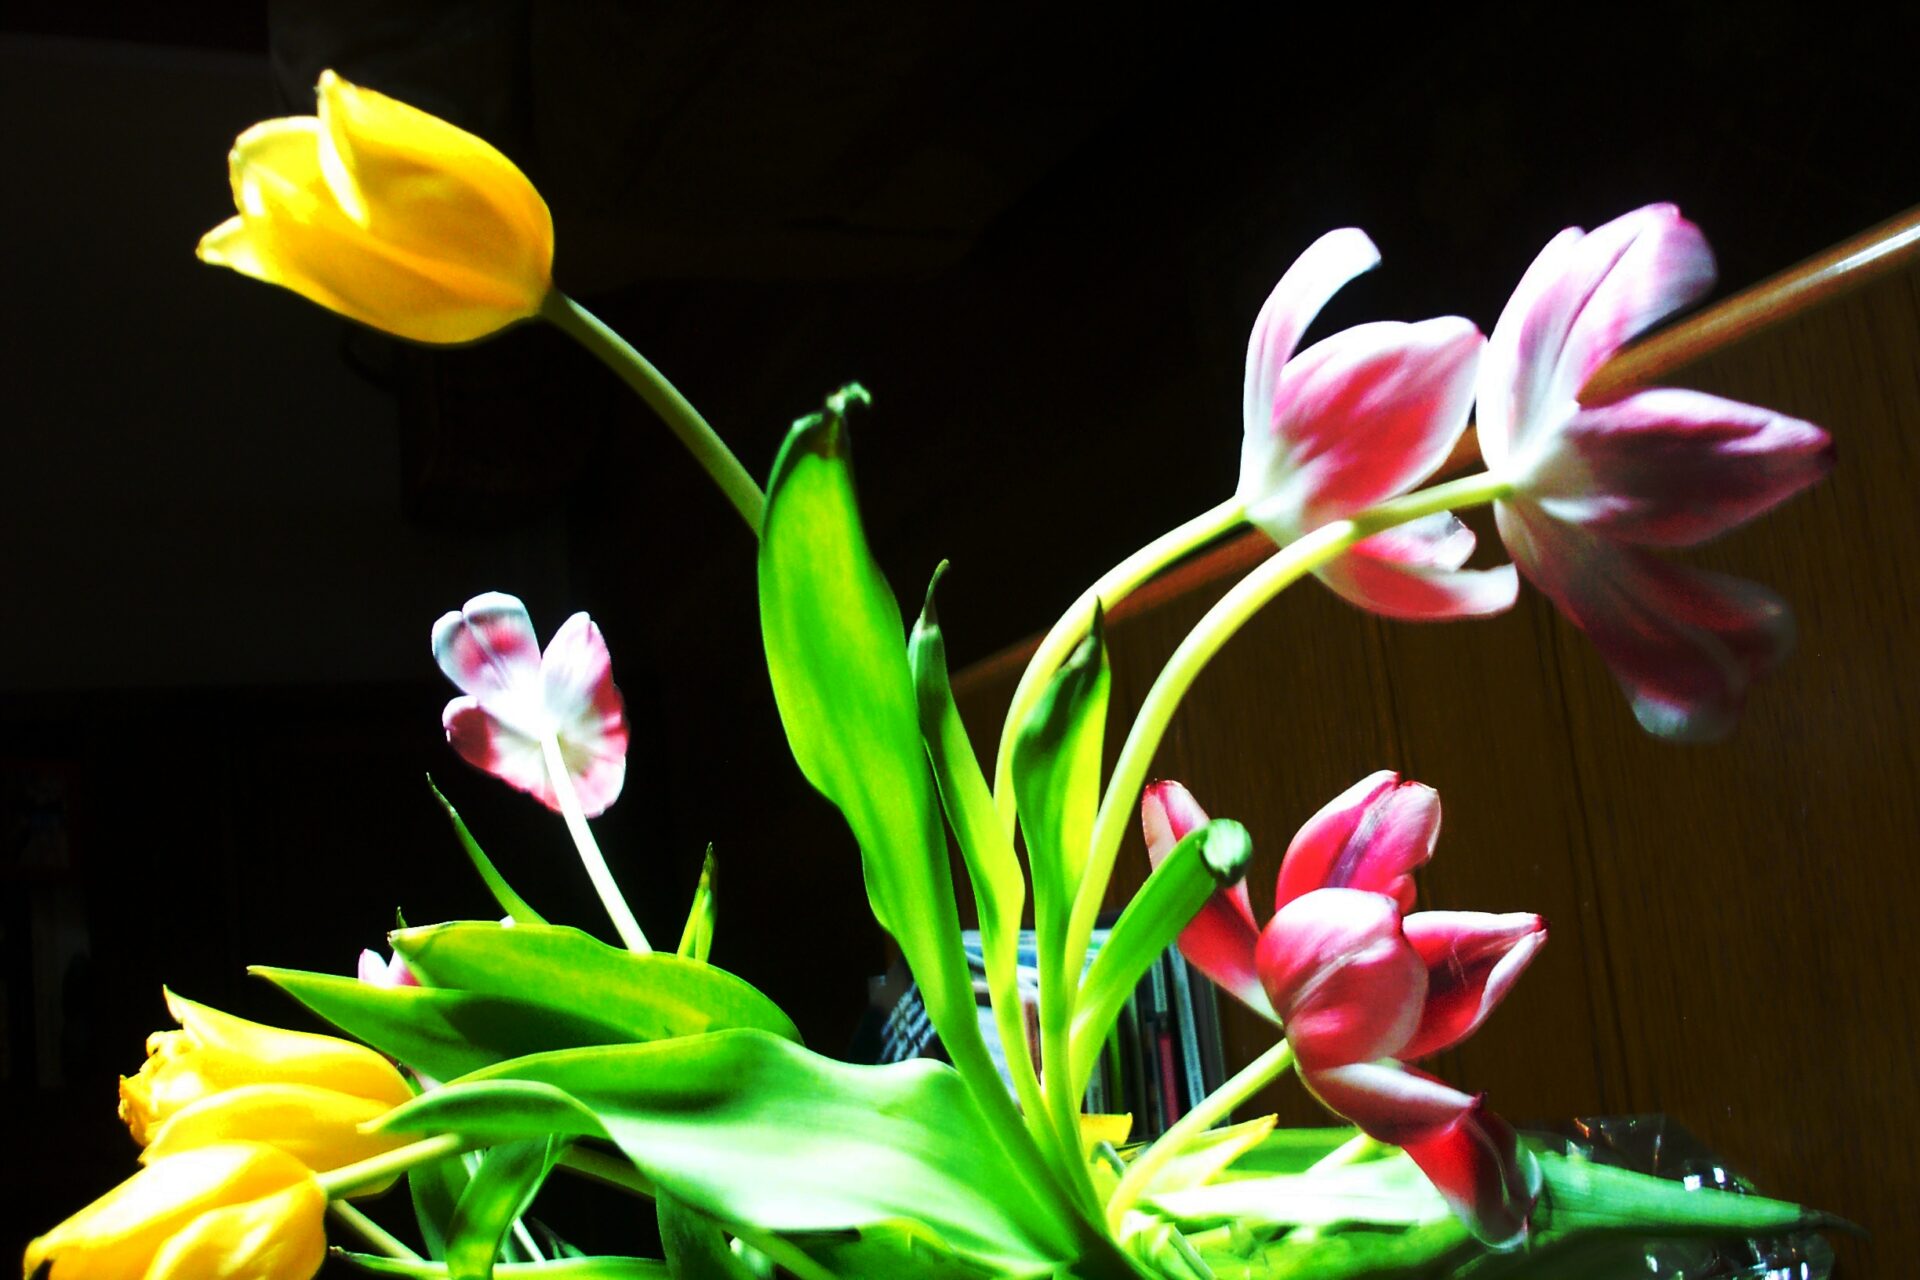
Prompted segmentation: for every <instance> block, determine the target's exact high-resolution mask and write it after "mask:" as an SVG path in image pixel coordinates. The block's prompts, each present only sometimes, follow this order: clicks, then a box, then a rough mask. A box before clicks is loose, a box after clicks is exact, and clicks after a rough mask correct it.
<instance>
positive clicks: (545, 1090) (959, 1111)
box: [386, 1031, 1128, 1275]
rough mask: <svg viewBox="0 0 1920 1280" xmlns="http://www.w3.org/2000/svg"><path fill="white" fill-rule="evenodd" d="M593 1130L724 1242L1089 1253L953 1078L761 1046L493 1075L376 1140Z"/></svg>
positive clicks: (429, 1097) (650, 1047) (413, 1111)
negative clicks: (925, 1242) (735, 1237)
mask: <svg viewBox="0 0 1920 1280" xmlns="http://www.w3.org/2000/svg"><path fill="white" fill-rule="evenodd" d="M503 1083H511V1084H513V1085H515V1086H516V1088H514V1089H502V1088H501V1087H500V1086H501V1085H502V1084H503ZM589 1112H590V1113H591V1116H592V1117H597V1120H595V1121H594V1123H596V1124H597V1126H598V1129H599V1134H598V1135H596V1136H605V1137H607V1138H609V1139H611V1140H612V1141H613V1142H614V1143H615V1144H616V1145H618V1146H619V1147H620V1149H621V1150H622V1151H623V1152H624V1153H625V1154H626V1156H627V1157H628V1158H629V1159H630V1160H631V1161H632V1162H633V1164H634V1166H635V1167H636V1168H637V1169H638V1170H639V1171H640V1173H641V1174H642V1175H644V1176H645V1177H646V1178H647V1179H648V1180H649V1181H650V1182H652V1183H653V1184H654V1185H655V1186H657V1187H659V1188H660V1189H662V1190H663V1191H666V1192H667V1193H668V1194H670V1195H672V1196H674V1197H675V1198H676V1199H679V1200H681V1201H684V1202H685V1203H686V1204H687V1205H688V1206H689V1207H690V1208H692V1209H694V1210H695V1211H697V1212H699V1213H702V1214H705V1215H707V1216H708V1217H711V1218H714V1219H716V1220H717V1221H719V1222H721V1223H722V1224H727V1223H750V1224H753V1225H754V1226H756V1227H759V1228H761V1229H763V1230H771V1231H777V1232H782V1233H785V1232H792V1231H832V1230H844V1229H860V1228H863V1227H870V1226H873V1225H875V1224H879V1223H886V1222H897V1221H903V1220H909V1221H917V1222H919V1223H921V1224H922V1225H923V1226H924V1228H925V1229H926V1231H927V1232H928V1234H929V1235H930V1236H932V1237H933V1238H936V1239H938V1240H939V1241H940V1242H941V1243H942V1244H943V1245H945V1246H946V1247H948V1248H949V1249H951V1250H955V1251H958V1252H960V1253H963V1254H966V1255H971V1256H973V1257H976V1258H979V1259H982V1260H984V1261H986V1262H987V1263H989V1264H991V1265H993V1266H996V1267H1004V1268H1007V1269H1010V1270H1014V1271H1016V1272H1018V1271H1021V1270H1031V1269H1035V1268H1039V1267H1042V1266H1043V1265H1044V1264H1048V1263H1057V1262H1064V1261H1067V1260H1069V1259H1072V1258H1073V1257H1074V1256H1075V1255H1076V1253H1081V1252H1083V1251H1090V1250H1088V1246H1089V1244H1090V1243H1091V1242H1090V1241H1089V1240H1088V1239H1087V1237H1086V1233H1085V1232H1084V1231H1083V1230H1082V1228H1081V1227H1080V1225H1079V1224H1078V1222H1077V1220H1076V1219H1074V1218H1073V1217H1072V1215H1071V1214H1070V1212H1069V1211H1068V1210H1067V1209H1066V1207H1065V1206H1064V1205H1063V1204H1062V1203H1060V1202H1059V1201H1058V1200H1057V1199H1051V1198H1046V1197H1037V1196H1035V1195H1033V1194H1032V1193H1031V1191H1030V1190H1029V1189H1028V1187H1027V1184H1026V1180H1025V1178H1023V1177H1022V1175H1021V1173H1020V1171H1018V1170H1016V1169H1015V1168H1013V1167H1012V1165H1011V1163H1010V1162H1009V1161H1008V1159H1007V1157H1006V1156H1005V1155H1004V1154H1003V1153H1002V1152H1001V1150H1000V1147H999V1145H998V1144H997V1143H996V1142H995V1141H994V1140H993V1135H992V1133H991V1131H990V1130H988V1128H987V1127H986V1125H985V1123H984V1121H983V1120H982V1118H981V1115H980V1112H979V1110H978V1108H977V1106H976V1105H975V1103H974V1101H973V1099H972V1097H971V1095H970V1094H969V1093H968V1091H967V1089H966V1086H965V1084H964V1083H963V1082H962V1081H961V1080H960V1078H959V1077H958V1076H957V1075H956V1074H955V1073H954V1072H953V1071H952V1070H951V1069H950V1068H948V1067H946V1066H943V1065H941V1064H938V1063H933V1062H927V1061H915V1062H907V1063H899V1064H896V1065H893V1066H886V1067H859V1066H850V1065H847V1064H845V1063H839V1062H834V1061H831V1060H829V1059H826V1058H822V1057H820V1056H818V1055H816V1054H813V1053H810V1052H808V1051H807V1050H805V1049H802V1048H800V1047H799V1046H797V1045H794V1044H792V1043H791V1042H789V1041H785V1040H782V1039H779V1038H778V1037H775V1036H771V1035H768V1034H766V1033H765V1032H760V1031H722V1032H717V1033H715V1034H712V1035H707V1036H693V1037H685V1038H681V1039H676V1040H661V1041H655V1042H653V1043H651V1044H639V1045H621V1046H608V1047H604V1048H594V1049H583V1050H576V1051H571V1052H561V1053H549V1054H541V1055H538V1056H536V1057H530V1058H523V1059H520V1060H518V1061H515V1062H506V1063H501V1064H499V1065H498V1066H495V1067H492V1068H489V1069H487V1070H485V1071H482V1072H479V1073H477V1074H476V1075H475V1077H473V1078H472V1079H471V1080H468V1081H463V1082H458V1083H455V1084H451V1085H447V1086H444V1087H442V1088H440V1089H435V1090H432V1091H430V1092H428V1093H425V1094H422V1095H421V1096H419V1097H418V1098H415V1099H414V1100H413V1101H412V1102H410V1103H407V1104H405V1105H404V1106H402V1107H400V1108H398V1109H397V1110H396V1111H394V1112H393V1113H391V1115H390V1116H389V1117H388V1120H387V1123H386V1127H388V1128H390V1129H395V1130H402V1131H428V1132H437V1131H442V1130H448V1129H452V1130H457V1131H459V1132H461V1133H464V1134H466V1135H468V1136H469V1137H471V1138H474V1139H476V1140H480V1141H512V1140H515V1139H518V1138H522V1137H525V1136H527V1134H528V1133H529V1132H552V1133H577V1134H585V1133H590V1132H592V1130H590V1129H588V1128H587V1123H588V1120H589V1117H588V1115H587V1113H589ZM1093 1261H1095V1262H1099V1261H1100V1259H1099V1258H1098V1257H1096V1258H1094V1259H1093ZM1087 1274H1089V1275H1091V1274H1095V1272H1094V1271H1088V1272H1087ZM1099 1274H1121V1275H1124V1274H1128V1273H1127V1272H1126V1271H1124V1270H1122V1271H1117V1272H1112V1271H1110V1272H1100V1273H1099Z"/></svg>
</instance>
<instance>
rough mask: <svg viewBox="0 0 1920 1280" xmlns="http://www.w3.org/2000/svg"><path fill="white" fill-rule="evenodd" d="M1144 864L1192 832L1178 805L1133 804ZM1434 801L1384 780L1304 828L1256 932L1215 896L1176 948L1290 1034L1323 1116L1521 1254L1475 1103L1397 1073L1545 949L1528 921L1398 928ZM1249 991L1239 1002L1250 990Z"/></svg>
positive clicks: (1168, 796)
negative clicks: (1138, 812)
mask: <svg viewBox="0 0 1920 1280" xmlns="http://www.w3.org/2000/svg"><path fill="white" fill-rule="evenodd" d="M1143 811H1144V822H1145V826H1146V832H1147V848H1148V853H1149V855H1150V856H1152V857H1153V858H1154V859H1155V860H1156V861H1157V860H1158V859H1160V858H1162V857H1164V856H1166V853H1167V852H1168V850H1170V849H1171V848H1172V847H1173V845H1174V843H1175V842H1177V841H1178V840H1179V838H1180V837H1181V836H1182V835H1184V834H1186V832H1187V831H1190V830H1192V829H1193V828H1194V827H1195V826H1198V825H1199V824H1200V823H1202V822H1205V821H1206V814H1205V813H1204V812H1202V810H1201V809H1200V807H1199V805H1197V804H1195V803H1194V801H1193V797H1192V796H1190V795H1189V794H1187V792H1186V789H1185V788H1183V787H1181V786H1180V785H1179V784H1178V783H1174V782H1160V783H1156V784H1154V785H1153V786H1152V787H1151V788H1149V789H1148V791H1147V795H1146V799H1145V801H1144V804H1143ZM1439 830H1440V798H1439V796H1438V795H1437V794H1436V793H1435V792H1434V790H1433V789H1432V788H1431V787H1426V786H1422V785H1421V784H1419V783H1417V782H1402V781H1400V779H1399V777H1398V776H1397V775H1395V774H1392V773H1387V772H1381V773H1376V774H1374V775H1372V776H1371V777H1368V778H1365V779H1363V780H1362V781H1361V782H1359V783H1358V784H1356V785H1355V786H1353V787H1351V788H1349V789H1348V790H1347V791H1346V792H1344V793H1343V794H1341V795H1340V796H1338V797H1337V798H1335V799H1334V800H1333V801H1332V802H1331V803H1329V804H1328V805H1327V806H1326V807H1325V808H1323V809H1321V810H1320V812H1319V813H1317V814H1315V815H1314V816H1313V818H1311V819H1310V820H1309V821H1308V822H1307V824H1306V825H1305V826H1304V827H1302V828H1301V829H1300V833H1299V834H1298V835H1297V836H1295V837H1294V840H1293V844H1292V845H1291V846H1290V847H1289V848H1288V850H1287V855H1286V858H1285V859H1284V860H1283V862H1282V863H1281V867H1280V877H1279V883H1278V886H1277V892H1276V895H1275V897H1276V901H1275V910H1274V915H1273V918H1272V919H1271V920H1269V921H1268V922H1267V926H1266V928H1265V929H1264V930H1260V931H1259V932H1258V933H1257V934H1256V933H1255V930H1254V923H1253V913H1252V910H1251V907H1250V906H1249V905H1248V902H1247V899H1246V896H1245V890H1244V888H1241V889H1240V890H1239V896H1238V897H1237V898H1236V897H1235V896H1233V894H1232V893H1230V892H1222V893H1220V894H1216V895H1215V896H1214V898H1213V900H1212V902H1210V903H1209V904H1208V906H1207V907H1206V908H1204V909H1203V910H1202V912H1201V913H1200V914H1199V915H1198V916H1196V917H1195V918H1194V921H1193V923H1192V924H1190V925H1189V926H1188V927H1187V929H1186V931H1185V932H1183V933H1182V934H1181V937H1180V949H1181V951H1182V953H1183V954H1185V955H1186V957H1187V958H1188V960H1189V961H1191V962H1192V963H1193V964H1194V965H1195V966H1196V967H1197V968H1199V969H1200V970H1201V971H1202V972H1203V973H1206V974H1207V975H1208V976H1209V977H1211V978H1213V979H1214V981H1215V982H1218V983H1220V985H1222V986H1223V987H1225V988H1226V989H1227V990H1228V991H1230V992H1231V993H1233V994H1234V995H1236V996H1239V997H1240V998H1241V999H1243V1000H1245V1001H1246V1002H1247V1003H1248V1004H1249V1005H1250V1006H1252V1007H1253V1009H1254V1010H1255V1011H1256V1012H1258V1013H1260V1014H1262V1015H1264V1016H1266V1017H1269V1018H1273V1019H1275V1020H1276V1021H1278V1022H1279V1023H1280V1024H1281V1025H1282V1026H1283V1027H1284V1028H1285V1030H1286V1036H1287V1040H1288V1042H1289V1043H1290V1044H1291V1045H1292V1047H1293V1051H1294V1055H1295V1059H1296V1061H1297V1062H1298V1064H1299V1070H1300V1077H1301V1079H1302V1080H1303V1081H1305V1083H1306V1085H1307V1087H1308V1088H1309V1089H1311V1090H1312V1091H1313V1092H1314V1094H1315V1095H1316V1096H1317V1097H1319V1099H1320V1100H1321V1101H1322V1102H1324V1103H1326V1105H1327V1106H1328V1107H1330V1108H1332V1109H1333V1110H1334V1111H1337V1112H1339V1113H1340V1114H1341V1115H1343V1116H1345V1117H1346V1118H1347V1119H1349V1120H1351V1121H1352V1122H1353V1123H1355V1124H1357V1125H1359V1126H1360V1128H1361V1129H1362V1130H1364V1131H1365V1132H1366V1133H1368V1134H1369V1135H1371V1136H1372V1137H1374V1138H1377V1139H1379V1140H1380V1141H1382V1142H1390V1143H1393V1144H1395V1145H1397V1146H1400V1147H1402V1148H1404V1149H1405V1150H1406V1152H1407V1154H1408V1155H1409V1156H1410V1157H1411V1158H1412V1159H1413V1160H1414V1162H1415V1163H1416V1164H1418V1165H1419V1166H1420V1168H1421V1169H1422V1170H1423V1171H1424V1172H1425V1173H1426V1175H1427V1177H1428V1178H1429V1179H1431V1180H1432V1182H1433V1184H1434V1185H1435V1186H1436V1187H1437V1188H1438V1189H1439V1190H1440V1193H1441V1194H1442V1195H1443V1196H1445V1197H1446V1199H1447V1201H1448V1203H1449V1204H1451V1205H1452V1206H1453V1207H1454V1209H1455V1211H1456V1212H1457V1213H1459V1215H1460V1217H1461V1218H1462V1220H1464V1221H1465V1222H1466V1223H1467V1225H1468V1226H1469V1227H1470V1228H1471V1229H1472V1230H1473V1231H1474V1233H1475V1234H1476V1235H1477V1236H1479V1237H1480V1239H1482V1240H1484V1241H1486V1242H1487V1243H1489V1244H1493V1245H1496V1246H1507V1245H1512V1244H1517V1243H1519V1242H1520V1241H1521V1240H1522V1239H1524V1238H1525V1235H1526V1230H1527V1220H1528V1216H1529V1215H1530V1214H1531V1212H1532V1209H1533V1203H1534V1200H1535V1198H1536V1197H1537V1196H1538V1194H1539V1185H1540V1184H1539V1172H1538V1170H1537V1168H1536V1167H1535V1166H1534V1163H1533V1160H1532V1157H1531V1156H1529V1155H1528V1154H1527V1153H1526V1151H1525V1150H1524V1149H1523V1148H1522V1147H1521V1146H1520V1145H1519V1142H1518V1140H1517V1139H1516V1138H1515V1137H1514V1135H1513V1131H1512V1129H1510V1128H1509V1127H1508V1126H1507V1125H1506V1123H1505V1122H1504V1121H1502V1120H1501V1119H1500V1118H1499V1117H1498V1116H1495V1115H1493V1114H1492V1113H1491V1112H1488V1111H1486V1110H1485V1109H1484V1107H1483V1106H1482V1104H1481V1100H1480V1099H1479V1098H1476V1097H1475V1096H1473V1095H1472V1094H1467V1093H1462V1092H1460V1091H1459V1090H1457V1089H1454V1088H1452V1087H1451V1086H1449V1085H1446V1084H1443V1083H1442V1082H1440V1081H1439V1080H1436V1079H1434V1078H1433V1077H1432V1076H1429V1075H1427V1074H1425V1073H1424V1072H1420V1071H1415V1070H1413V1069H1412V1068H1409V1067H1407V1066H1405V1065H1404V1060H1406V1059H1411V1058H1419V1057H1424V1056H1426V1055H1428V1054H1431V1053H1438V1052H1439V1051H1441V1050H1442V1049H1446V1048H1450V1047H1451V1046H1453V1045H1455V1044H1458V1043H1459V1042H1460V1041H1462V1040H1464V1039H1465V1038H1466V1037H1467V1036H1469V1035H1471V1034H1472V1033H1473V1032H1474V1030H1475V1029H1476V1028H1478V1027H1479V1025H1480V1024H1481V1023H1482V1022H1483V1021H1485V1020H1486V1017H1487V1015H1488V1014H1489V1013H1491V1012H1492V1011H1493V1008H1494V1006H1495V1005H1497V1004H1498V1003H1499V1002H1500V1000H1501V998H1502V997H1504V996H1505V995H1506V993H1507V990H1508V989H1509V988H1510V987H1511V986H1512V985H1513V983H1514V981H1515V980H1516V979H1517V978H1519V976H1520V973H1521V971H1522V970H1524V969H1525V968H1526V966H1527V964H1528V962H1529V961H1531V960H1532V959H1533V956H1534V954H1535V953H1536V952H1537V951H1539V949H1540V947H1541V946H1542V945H1543V944H1545V942H1546V940H1547V930H1546V924H1545V922H1544V921H1542V920H1541V919H1540V917H1539V916H1536V915H1530V914H1527V913H1524V912H1516V913H1512V914H1507V915H1489V914H1485V913H1481V912H1465V911H1425V912H1416V913H1414V914H1412V915H1408V914H1406V912H1407V910H1408V909H1409V908H1410V907H1411V906H1412V905H1413V882H1412V873H1413V872H1414V871H1415V870H1416V869H1417V868H1418V867H1420V866H1421V865H1422V864H1424V863H1425V862H1426V861H1427V859H1428V858H1429V857H1431V856H1432V854H1433V845H1434V840H1435V837H1436V836H1437V835H1438V834H1439ZM1249 977H1251V978H1252V979H1253V981H1254V982H1257V984H1258V987H1259V995H1260V998H1259V999H1249V998H1248V995H1247V991H1248V986H1249V983H1248V978H1249Z"/></svg>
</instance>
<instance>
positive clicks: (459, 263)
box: [198, 71, 553, 343]
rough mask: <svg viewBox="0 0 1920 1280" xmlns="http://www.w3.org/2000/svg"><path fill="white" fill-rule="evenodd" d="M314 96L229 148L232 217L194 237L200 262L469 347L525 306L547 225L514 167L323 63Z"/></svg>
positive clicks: (534, 286)
mask: <svg viewBox="0 0 1920 1280" xmlns="http://www.w3.org/2000/svg"><path fill="white" fill-rule="evenodd" d="M319 98H320V106H319V115H318V116H293V117H288V118H284V119H278V120H267V121H264V122H262V123H260V124H257V125H255V126H254V127H253V128H251V129H248V130H247V131H246V132H245V133H243V134H241V135H240V137H239V139H238V140H237V141H236V142H235V143H234V144H233V152H232V154H231V155H230V156H229V157H228V164H229V168H230V171H231V176H232V181H233V203H234V206H235V208H236V209H238V211H239V213H238V216H236V217H232V218H229V219H227V220H226V221H225V222H223V223H221V224H220V225H219V226H217V227H215V228H214V229H213V230H212V231H209V232H208V233H207V234H206V235H205V236H203V237H202V238H201V240H200V247H199V250H198V252H199V255H200V258H201V260H202V261H205V262H210V263H213V264H215V265H216V266H223V267H232V268H233V269H234V270H235V271H238V272H240V273H241V274H242V275H249V276H252V277H254V278H255V279H257V280H265V281H266V282H267V283H269V284H277V285H283V286H285V287H286V288H289V289H292V290H293V291H294V292H295V293H299V294H301V295H303V296H305V297H307V298H310V299H312V300H313V301H314V302H317V303H319V304H320V305H321V306H323V307H327V308H330V309H331V310H334V311H337V312H339V313H340V314H341V315H344V316H347V317H349V318H351V319H354V320H358V321H360V322H361V323H362V324H367V325H371V326H373V327H374V328H376V329H384V330H386V331H387V332H388V333H393V334H398V335H399V336H400V337H403V338H411V339H413V340H414V341H416V342H431V343H459V342H472V341H474V340H476V339H479V338H484V337H486V336H487V335H488V334H491V333H496V332H498V331H499V330H501V329H504V328H506V327H507V326H508V325H510V324H514V323H516V322H517V321H521V320H526V319H530V318H532V317H533V316H535V315H537V314H538V313H539V311H540V304H541V303H542V301H544V300H545V298H546V296H547V293H548V292H549V290H550V289H551V287H552V277H553V219H552V216H551V215H550V214H549V213H548V212H547V205H546V202H545V201H544V200H542V199H541V198H540V193H539V192H537V191H535V190H534V189H533V184H532V183H531V182H528V181H527V178H526V175H525V174H523V173H521V172H520V170H519V169H518V168H516V167H515V166H514V163H513V161H511V160H509V159H507V158H506V157H505V156H504V155H501V154H500V152H499V151H497V150H495V149H494V148H493V147H492V146H490V145H488V144H487V143H486V142H484V141H482V140H481V139H479V138H476V137H474V136H473V135H472V134H470V133H468V132H466V131H465V130H463V129H457V128H455V127H454V126H453V125H450V124H448V123H447V122H446V121H444V120H441V119H439V118H438V117H435V116H431V115H428V114H427V113H426V112H424V111H421V110H419V109H418V108H416V107H410V106H408V105H407V104H406V103H404V102H396V101H395V100H394V99H392V98H389V97H386V96H385V95H384V94H379V93H375V92H373V91H372V90H371V89H362V88H360V87H359V86H358V85H352V84H349V83H347V82H346V81H345V80H342V79H341V78H340V77H339V76H336V75H335V74H333V72H331V71H327V72H323V73H321V76H320V87H319Z"/></svg>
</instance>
